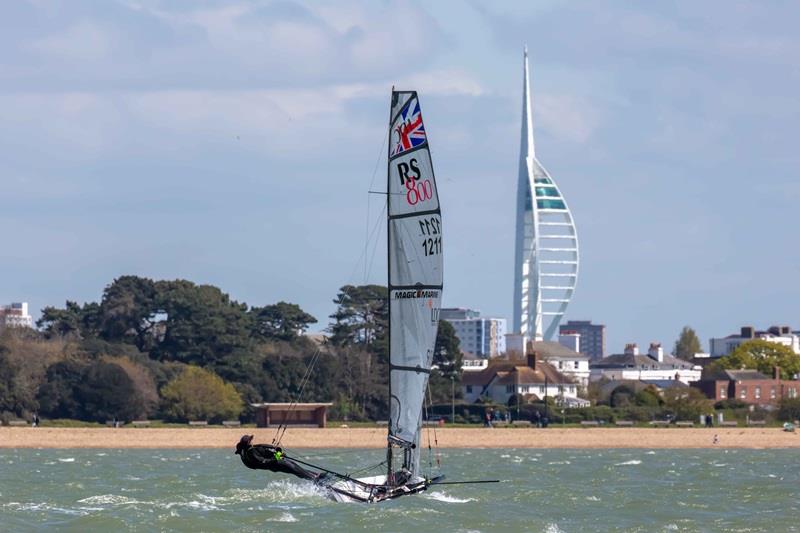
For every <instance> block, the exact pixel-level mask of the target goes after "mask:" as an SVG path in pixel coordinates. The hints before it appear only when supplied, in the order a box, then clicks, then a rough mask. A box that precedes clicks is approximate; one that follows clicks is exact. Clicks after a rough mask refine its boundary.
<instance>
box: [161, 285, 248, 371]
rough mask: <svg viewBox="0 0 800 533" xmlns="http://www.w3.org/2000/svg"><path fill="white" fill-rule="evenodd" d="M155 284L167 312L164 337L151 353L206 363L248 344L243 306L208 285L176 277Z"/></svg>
mask: <svg viewBox="0 0 800 533" xmlns="http://www.w3.org/2000/svg"><path fill="white" fill-rule="evenodd" d="M157 287H158V291H159V296H158V298H159V303H160V308H161V310H162V311H163V312H164V313H165V314H166V320H165V321H164V334H163V340H162V341H161V342H160V343H159V344H158V346H157V347H156V348H155V350H153V352H151V353H154V354H155V355H156V357H157V358H158V359H160V360H165V361H180V362H182V363H189V364H197V365H202V366H205V365H207V364H211V363H213V362H215V361H216V360H217V359H220V358H224V357H226V356H229V355H230V354H232V353H234V352H235V351H237V350H241V349H244V348H247V347H248V346H249V344H250V332H251V329H250V317H249V316H248V315H247V306H246V305H244V304H239V303H237V302H235V301H232V300H231V299H230V298H229V296H228V295H227V294H225V293H223V292H222V291H221V290H219V289H218V288H217V287H213V286H211V285H195V284H194V283H191V282H189V281H184V280H177V281H161V282H158V284H157Z"/></svg>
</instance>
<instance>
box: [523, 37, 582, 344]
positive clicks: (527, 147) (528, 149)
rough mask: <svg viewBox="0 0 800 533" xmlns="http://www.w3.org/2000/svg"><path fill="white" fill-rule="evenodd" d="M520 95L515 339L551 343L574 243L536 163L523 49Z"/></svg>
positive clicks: (573, 262)
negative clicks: (548, 341) (520, 122)
mask: <svg viewBox="0 0 800 533" xmlns="http://www.w3.org/2000/svg"><path fill="white" fill-rule="evenodd" d="M522 95H523V97H522V127H521V132H520V133H521V138H520V154H519V178H518V181H517V228H516V247H515V255H514V269H515V270H514V333H513V335H516V336H519V337H521V338H522V339H534V340H549V339H550V338H552V337H553V335H554V333H555V332H556V329H557V328H558V324H559V322H560V321H561V318H562V317H563V316H564V312H565V311H566V309H567V305H568V304H569V301H570V300H571V299H572V294H573V292H574V290H575V284H576V282H577V276H578V238H577V233H576V231H575V224H574V222H573V220H572V214H571V213H570V211H569V208H568V207H567V203H566V200H565V199H564V197H563V196H562V195H561V191H559V189H558V186H557V185H556V183H555V181H554V180H553V178H552V177H551V176H550V175H549V174H548V173H547V171H546V170H545V169H544V167H543V166H542V165H541V164H540V163H539V161H538V159H537V158H536V152H535V145H534V141H533V109H532V108H533V105H532V97H531V82H530V71H529V69H528V47H527V46H525V48H524V53H523V82H522Z"/></svg>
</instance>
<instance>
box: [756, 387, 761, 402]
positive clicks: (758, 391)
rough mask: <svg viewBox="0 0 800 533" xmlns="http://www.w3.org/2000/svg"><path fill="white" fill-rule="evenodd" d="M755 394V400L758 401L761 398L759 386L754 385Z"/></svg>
mask: <svg viewBox="0 0 800 533" xmlns="http://www.w3.org/2000/svg"><path fill="white" fill-rule="evenodd" d="M755 392H756V400H758V399H760V398H761V386H760V385H756V391H755Z"/></svg>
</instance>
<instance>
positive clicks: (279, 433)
mask: <svg viewBox="0 0 800 533" xmlns="http://www.w3.org/2000/svg"><path fill="white" fill-rule="evenodd" d="M388 136H389V130H388V129H387V130H386V132H385V133H384V136H383V140H382V141H381V145H380V150H379V153H378V157H377V159H376V161H375V167H374V168H373V170H372V177H371V178H370V183H369V187H368V188H367V190H368V191H371V190H372V185H373V184H374V182H375V176H376V175H377V172H378V165H379V164H380V162H381V158H382V153H383V147H384V145H385V144H386V140H387V138H388ZM369 196H370V195H369V193H368V194H367V219H366V222H365V224H364V230H365V231H364V233H365V237H366V238H365V241H364V251H363V252H362V253H361V255H360V256H359V258H358V259H357V260H356V264H355V265H354V266H353V270H352V272H351V273H350V276H349V277H348V279H354V278H355V273H356V269H358V265H359V263H361V259H362V258H363V259H364V283H366V281H367V278H368V272H369V271H371V270H372V264H373V262H374V259H375V251H376V250H377V249H378V244H377V238H376V234H377V230H378V228H379V227H380V226H381V224H382V217H383V213H384V212H385V211H386V206H387V203H388V202H386V201H384V204H383V209H382V210H381V213H380V215H378V219H377V221H376V223H375V226H374V227H373V228H372V231H371V232H370V230H369V214H370V202H369ZM373 239H374V240H375V247H374V248H373V251H372V257H371V258H370V259H369V261H368V260H367V256H368V254H369V252H368V250H369V244H370V241H372V240H373ZM347 285H349V283H348V284H347ZM349 295H350V290H349V289H348V290H346V291H344V292H343V293H342V295H341V297H340V298H339V302H338V305H341V303H342V302H343V301H344V300H345V298H347V297H348V296H349ZM321 353H322V347H321V346H318V347H317V349H316V350H314V355H313V356H312V357H311V361H309V363H308V364H307V365H306V369H305V373H304V374H303V377H302V379H301V380H300V390H299V392H298V393H297V395H296V396H295V397H294V398H293V400H292V402H291V403H290V404H289V409H287V410H286V414H285V415H284V416H283V421H282V422H281V423H280V424H279V425H278V429H277V430H276V432H275V436H274V437H273V438H272V444H273V445H275V446H279V445H280V443H281V439H283V435H284V433H286V429H287V427H288V424H287V422H288V420H289V415H290V414H291V413H292V411H294V409H295V407H296V406H297V404H298V403H299V401H300V400H301V399H302V397H303V392H304V391H305V388H306V385H308V382H309V381H310V379H311V375H312V373H313V370H314V367H316V365H317V362H318V361H319V358H320V355H321Z"/></svg>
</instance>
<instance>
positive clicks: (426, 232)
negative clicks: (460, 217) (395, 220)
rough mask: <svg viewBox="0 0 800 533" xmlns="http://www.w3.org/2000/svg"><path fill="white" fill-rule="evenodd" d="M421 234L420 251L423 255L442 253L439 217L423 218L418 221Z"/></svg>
mask: <svg viewBox="0 0 800 533" xmlns="http://www.w3.org/2000/svg"><path fill="white" fill-rule="evenodd" d="M418 222H419V229H420V233H421V234H422V237H423V239H422V249H423V250H424V251H425V255H436V254H440V253H442V237H441V232H442V229H441V221H440V220H439V217H430V218H423V219H421V220H419V221H418Z"/></svg>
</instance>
